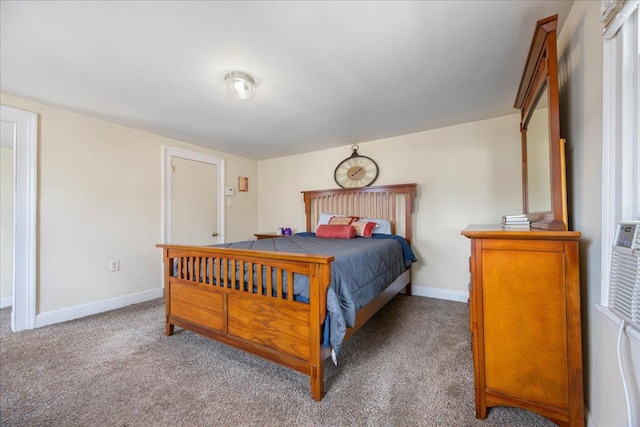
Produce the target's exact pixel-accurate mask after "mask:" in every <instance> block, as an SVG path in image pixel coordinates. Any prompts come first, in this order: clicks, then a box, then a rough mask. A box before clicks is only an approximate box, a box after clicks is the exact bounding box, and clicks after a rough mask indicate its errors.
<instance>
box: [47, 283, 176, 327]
mask: <svg viewBox="0 0 640 427" xmlns="http://www.w3.org/2000/svg"><path fill="white" fill-rule="evenodd" d="M163 295H164V288H156V289H152V290H150V291H144V292H139V293H137V294H130V295H125V296H121V297H116V298H111V299H108V300H103V301H97V302H92V303H89V304H83V305H76V306H75V307H69V308H63V309H62V310H54V311H49V312H46V313H41V314H38V315H37V316H36V328H40V327H42V326H47V325H53V324H55V323H61V322H67V321H69V320H74V319H79V318H81V317H86V316H91V315H92V314H98V313H104V312H105V311H110V310H115V309H117V308H122V307H126V306H128V305H131V304H138V303H141V302H145V301H150V300H152V299H156V298H161V297H162V296H163Z"/></svg>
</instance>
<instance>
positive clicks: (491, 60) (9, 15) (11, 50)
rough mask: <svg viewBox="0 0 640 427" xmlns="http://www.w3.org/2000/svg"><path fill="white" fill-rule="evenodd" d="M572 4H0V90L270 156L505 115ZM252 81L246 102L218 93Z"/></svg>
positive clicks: (233, 150)
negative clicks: (538, 31) (534, 57)
mask: <svg viewBox="0 0 640 427" xmlns="http://www.w3.org/2000/svg"><path fill="white" fill-rule="evenodd" d="M571 5H572V1H539V0H530V1H527V0H520V1H425V2H404V1H387V2H374V1H362V2H359V1H347V2H334V1H317V2H311V1H310V2H267V1H263V2H240V1H235V2H205V1H200V2H186V1H184V2H180V1H176V2H171V1H139V2H138V1H130V2H110V1H103V2H99V1H95V2H91V1H77V2H76V1H70V2H56V1H40V2H23V1H1V2H0V89H1V90H2V92H3V93H6V94H10V95H15V96H19V97H23V98H27V99H31V100H35V101H38V102H42V103H45V104H49V105H53V106H58V107H62V108H65V109H69V110H72V111H76V112H79V113H83V114H87V115H90V116H95V117H98V118H101V119H104V120H108V121H111V122H115V123H120V124H122V125H125V126H130V127H133V128H138V129H142V130H146V131H149V132H153V133H156V134H160V135H164V136H167V137H171V138H176V139H179V140H183V141H187V142H191V143H194V144H198V145H202V146H206V147H210V148H214V149H216V150H220V151H224V152H227V153H233V154H237V155H240V156H244V157H248V158H252V159H258V160H259V159H266V158H273V157H280V156H284V155H289V154H296V153H302V152H308V151H314V150H319V149H325V148H331V147H336V146H342V145H347V144H354V143H360V142H365V141H371V140H375V139H380V138H385V137H390V136H396V135H402V134H407V133H412V132H417V131H422V130H428V129H434V128H439V127H444V126H449V125H454V124H459V123H466V122H471V121H475V120H481V119H486V118H491V117H497V116H502V115H506V114H512V113H515V112H516V111H515V110H514V109H513V103H514V100H515V96H516V91H517V86H518V84H519V82H520V77H521V74H522V70H523V68H524V62H525V59H526V56H527V52H528V49H529V44H530V42H531V37H532V36H533V30H534V28H535V23H536V21H537V20H539V19H542V18H545V17H547V16H550V15H553V14H556V13H557V14H558V15H559V20H560V27H561V26H562V24H563V23H564V20H565V18H566V16H567V14H568V12H569V9H570V8H571ZM232 70H241V71H245V72H248V73H250V74H251V75H253V77H254V78H255V80H256V84H257V86H256V94H255V95H254V97H253V98H251V99H250V100H248V101H238V100H235V99H232V98H231V97H229V96H228V95H226V94H225V92H224V88H223V77H224V75H225V74H226V73H227V72H229V71H232Z"/></svg>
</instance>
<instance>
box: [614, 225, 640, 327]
mask: <svg viewBox="0 0 640 427" xmlns="http://www.w3.org/2000/svg"><path fill="white" fill-rule="evenodd" d="M609 309H610V310H611V311H613V312H614V313H616V314H617V315H618V316H620V317H621V318H623V319H624V320H625V321H627V322H628V323H629V324H631V325H633V326H634V327H636V328H638V329H640V221H628V222H619V223H618V229H617V231H616V239H615V244H614V245H613V249H612V251H611V284H610V287H609Z"/></svg>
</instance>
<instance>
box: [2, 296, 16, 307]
mask: <svg viewBox="0 0 640 427" xmlns="http://www.w3.org/2000/svg"><path fill="white" fill-rule="evenodd" d="M12 305H13V297H5V298H0V308H7V307H11V306H12Z"/></svg>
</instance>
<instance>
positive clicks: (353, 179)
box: [334, 155, 378, 188]
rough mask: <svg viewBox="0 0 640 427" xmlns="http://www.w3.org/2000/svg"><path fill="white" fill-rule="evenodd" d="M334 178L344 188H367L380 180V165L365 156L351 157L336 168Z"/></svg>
mask: <svg viewBox="0 0 640 427" xmlns="http://www.w3.org/2000/svg"><path fill="white" fill-rule="evenodd" d="M334 178H335V180H336V183H337V184H338V185H339V186H340V187H342V188H356V187H366V186H368V185H371V184H372V183H373V181H375V180H376V178H378V165H377V164H376V162H374V161H373V160H371V159H370V158H368V157H365V156H359V155H355V156H351V157H349V158H347V159H344V160H343V161H342V162H340V164H338V167H337V168H336V171H335V174H334Z"/></svg>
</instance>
